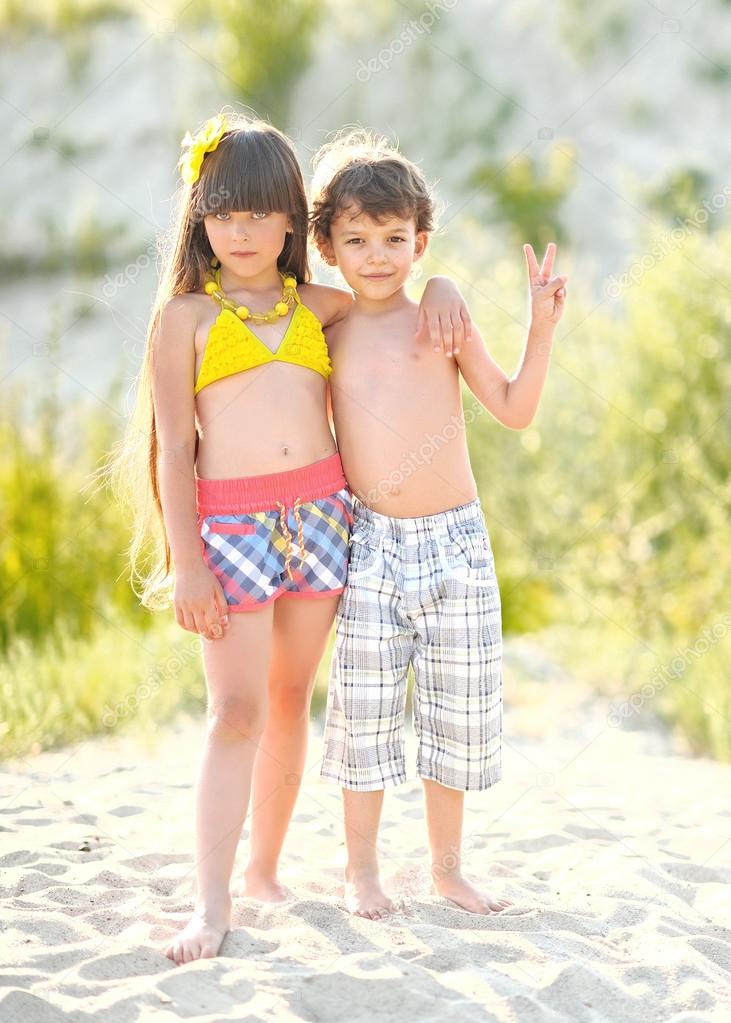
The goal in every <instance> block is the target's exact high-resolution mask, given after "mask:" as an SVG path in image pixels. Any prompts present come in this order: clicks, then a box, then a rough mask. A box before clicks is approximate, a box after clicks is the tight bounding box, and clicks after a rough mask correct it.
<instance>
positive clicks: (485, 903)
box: [434, 873, 513, 913]
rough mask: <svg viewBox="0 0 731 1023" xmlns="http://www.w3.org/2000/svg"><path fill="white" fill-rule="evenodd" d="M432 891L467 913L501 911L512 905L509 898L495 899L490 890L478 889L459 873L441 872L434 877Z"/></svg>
mask: <svg viewBox="0 0 731 1023" xmlns="http://www.w3.org/2000/svg"><path fill="white" fill-rule="evenodd" d="M434 891H435V892H436V893H437V895H441V896H442V897H443V898H445V899H450V900H451V901H452V902H456V903H457V905H458V906H461V907H462V909H466V910H467V912H468V913H501V912H502V911H503V910H504V909H507V908H508V906H512V905H513V903H512V902H511V901H510V899H496V898H495V896H494V895H492V894H491V893H490V892H485V891H482V892H481V891H479V889H477V888H475V886H474V885H473V884H470V882H469V881H467V880H465V878H464V877H462V875H461V874H454V873H452V874H443V875H442V876H441V877H439V878H434Z"/></svg>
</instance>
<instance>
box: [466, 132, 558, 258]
mask: <svg viewBox="0 0 731 1023" xmlns="http://www.w3.org/2000/svg"><path fill="white" fill-rule="evenodd" d="M575 159H576V154H575V149H574V146H573V145H572V144H571V143H570V142H568V141H562V142H561V143H560V144H553V145H552V146H551V147H550V149H549V150H548V153H547V156H546V157H545V160H543V159H541V160H534V159H533V158H531V157H530V156H527V155H525V154H523V153H518V154H517V155H516V156H514V157H513V158H512V159H511V160H510V161H509V162H508V163H507V165H506V164H505V162H504V160H493V159H490V160H486V161H483V162H482V163H480V164H478V165H477V166H476V168H475V169H474V170H473V171H472V173H471V174H470V175H469V177H468V180H467V186H468V187H469V188H470V189H477V190H478V191H479V192H481V193H482V194H483V195H484V196H486V197H488V198H489V202H488V203H487V211H486V218H487V219H489V220H490V221H491V222H492V223H494V224H500V225H505V226H506V227H507V229H508V231H509V233H510V234H512V236H513V237H514V238H515V239H516V240H517V241H518V242H522V241H523V239H524V238H527V237H534V238H535V239H536V240H537V242H538V244H540V245H545V244H547V243H548V242H549V241H555V242H558V243H560V242H562V241H563V240H564V239H565V238H566V231H565V229H564V227H563V224H562V222H561V204H562V203H563V201H564V200H565V198H566V197H567V195H568V194H569V192H570V191H571V189H572V188H573V186H574V182H575V180H576V168H575Z"/></svg>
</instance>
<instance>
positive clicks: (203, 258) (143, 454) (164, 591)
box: [100, 111, 310, 608]
mask: <svg viewBox="0 0 731 1023" xmlns="http://www.w3.org/2000/svg"><path fill="white" fill-rule="evenodd" d="M222 113H224V114H225V116H226V122H227V130H226V132H225V133H224V134H223V136H222V137H221V140H220V142H219V144H218V146H217V148H216V149H215V150H214V151H213V152H209V153H207V154H206V155H205V156H204V158H203V162H202V164H201V167H200V174H199V176H198V179H197V180H196V181H195V182H193V184H192V185H181V186H180V188H179V189H178V191H177V192H176V194H175V196H174V199H173V205H174V216H173V222H172V226H171V228H170V230H169V231H168V233H167V234H166V235H164V236H163V237H162V238H161V239H160V240H159V242H158V248H159V259H158V266H159V268H160V278H159V283H158V288H157V293H156V295H155V300H154V303H153V307H152V312H151V315H150V321H149V324H148V328H147V337H146V342H145V353H144V358H143V362H142V367H141V369H140V373H139V376H138V378H137V396H136V403H135V409H134V412H133V414H132V417H131V419H130V422H129V426H128V429H127V431H126V434H125V436H124V437H123V439H122V441H121V442H120V444H119V445H118V446H117V448H116V449H115V451H114V453H113V454H112V457H111V458H110V460H109V462H108V463H107V465H106V466H104V467H103V468H102V470H100V475H102V476H103V477H105V478H106V479H108V480H109V481H110V482H111V484H112V486H113V489H114V492H115V494H116V495H117V497H118V498H119V499H120V500H122V501H123V503H124V504H126V505H127V506H128V507H129V508H130V509H131V512H132V518H133V529H132V538H131V541H130V544H129V548H128V551H127V553H128V556H129V562H130V581H131V584H132V589H133V590H134V592H135V593H136V594H137V596H138V597H139V598H140V601H141V603H142V604H143V605H144V606H145V607H149V608H160V607H167V606H168V605H169V603H170V597H171V589H172V577H173V573H172V558H171V552H170V545H169V543H168V539H167V534H166V531H165V520H164V517H163V511H162V503H161V500H160V481H159V471H158V459H159V452H158V442H157V426H156V422H155V407H154V402H153V392H152V339H153V338H154V336H155V333H156V331H157V329H158V325H159V323H160V315H161V313H162V310H163V309H164V307H165V305H166V303H167V302H169V301H170V299H171V298H173V297H174V296H175V295H181V294H186V293H189V292H193V291H200V290H201V289H202V287H203V283H204V280H205V274H206V272H207V271H208V269H209V267H210V261H211V257H212V256H213V250H212V249H211V247H210V244H209V242H208V236H207V234H206V229H205V224H204V217H205V216H206V215H207V214H209V213H216V212H224V211H232V210H233V211H236V210H261V211H266V212H279V213H287V214H288V215H289V217H290V219H291V223H292V229H293V230H292V232H291V233H288V234H287V237H286V241H285V243H284V247H283V249H282V251H281V253H280V255H279V257H278V259H277V267H278V269H279V270H280V271H281V272H282V273H289V274H292V275H293V276H294V277H296V278H297V280H298V281H299V282H307V281H309V280H310V270H309V265H308V260H307V231H308V217H307V196H306V193H305V186H304V181H303V179H302V171H301V170H300V167H299V164H298V162H297V157H296V156H295V153H294V149H293V146H292V143H291V142H290V140H289V139H288V138H287V137H286V135H284V134H283V133H282V132H280V131H278V130H277V129H276V128H274V127H273V126H272V125H270V124H268V123H266V122H265V121H260V120H257V119H255V118H248V117H244V116H242V115H241V114H235V113H234V114H231V113H229V112H227V111H222ZM195 451H196V454H197V451H198V438H197V436H196V445H195Z"/></svg>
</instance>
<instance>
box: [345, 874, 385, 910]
mask: <svg viewBox="0 0 731 1023" xmlns="http://www.w3.org/2000/svg"><path fill="white" fill-rule="evenodd" d="M345 905H346V906H347V907H348V910H349V912H351V913H353V914H354V915H355V916H364V917H366V918H367V919H368V920H381V919H383V917H385V916H388V914H389V913H393V911H394V909H395V906H394V904H393V902H391V900H390V899H389V897H388V896H387V895H386V893H385V892H384V890H383V888H381V882H380V880H379V877H378V874H377V873H376V874H373V873H349V872H348V871H346V873H345Z"/></svg>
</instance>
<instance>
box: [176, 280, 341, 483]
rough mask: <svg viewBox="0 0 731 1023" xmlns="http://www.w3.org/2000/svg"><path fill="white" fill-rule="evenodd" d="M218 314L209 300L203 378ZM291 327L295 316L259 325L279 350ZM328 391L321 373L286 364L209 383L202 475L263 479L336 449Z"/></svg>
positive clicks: (202, 332) (201, 398)
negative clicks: (272, 323)
mask: <svg viewBox="0 0 731 1023" xmlns="http://www.w3.org/2000/svg"><path fill="white" fill-rule="evenodd" d="M217 313H218V308H217V307H216V306H214V305H213V303H211V302H210V300H208V299H203V301H202V309H201V317H200V321H199V324H198V328H197V330H196V337H195V348H196V364H195V373H196V377H197V375H198V371H199V369H200V364H201V361H202V359H203V352H204V350H205V345H206V340H207V338H208V332H209V331H210V328H211V326H212V324H213V322H214V320H215V318H216V315H217ZM290 317H291V314H290ZM288 324H289V317H288V318H287V319H286V320H284V321H281V322H279V323H277V324H274V325H272V326H269V325H261V324H257V325H256V326H255V327H253V328H252V329H253V330H254V333H255V334H256V335H257V336H258V337H259V338H260V339H262V340H263V341H264V343H265V344H266V345H267V346H268V347H269V348H270V350H272V351H275V350H276V349H277V346H278V345H279V343H280V342H281V339H282V337H283V336H284V333H285V331H286V329H287V326H288ZM326 389H327V384H326V381H325V379H324V377H323V376H321V374H319V373H316V372H315V371H314V370H311V369H307V368H305V367H303V366H295V365H292V364H291V363H286V362H270V363H266V364H265V365H263V366H257V367H255V368H253V369H248V370H245V371H243V372H240V373H234V374H232V375H231V376H228V377H223V378H222V379H220V380H216V381H215V382H214V383H212V384H209V385H208V386H207V387H204V388H203V390H201V391H200V392H199V394H198V395H197V397H196V420H197V425H198V434H199V438H200V440H199V446H198V457H197V460H196V472H197V474H198V476H201V477H203V478H204V479H229V478H232V477H239V476H261V475H265V474H267V473H275V472H285V471H287V470H289V469H299V468H301V467H302V466H304V465H309V464H310V463H312V462H317V461H319V460H320V459H322V458H327V457H328V456H329V455H332V454H334V453H335V452H336V451H337V445H336V444H335V440H334V438H333V435H332V432H331V430H330V424H329V422H328V418H327V408H326Z"/></svg>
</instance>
